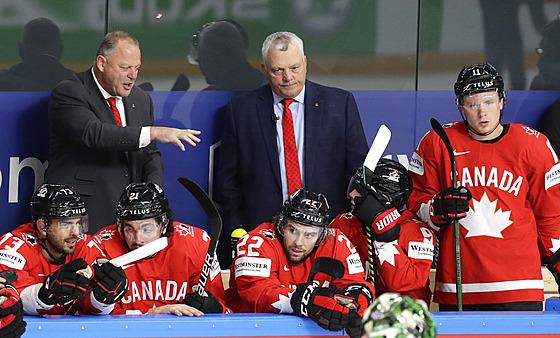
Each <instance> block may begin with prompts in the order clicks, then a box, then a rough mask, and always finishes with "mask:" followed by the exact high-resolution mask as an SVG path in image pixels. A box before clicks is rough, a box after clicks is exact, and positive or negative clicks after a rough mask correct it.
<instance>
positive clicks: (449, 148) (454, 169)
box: [430, 118, 463, 311]
mask: <svg viewBox="0 0 560 338" xmlns="http://www.w3.org/2000/svg"><path fill="white" fill-rule="evenodd" d="M430 124H431V125H432V128H433V129H434V132H435V133H436V134H438V136H439V137H440V138H441V140H442V141H443V143H444V144H445V147H446V148H447V152H448V153H449V160H450V161H451V177H452V179H453V188H457V163H456V162H455V154H454V153H453V147H452V146H451V142H450V141H449V137H448V136H447V133H445V130H444V129H443V127H442V125H441V124H440V123H439V122H438V121H437V120H436V119H434V118H431V119H430ZM453 230H454V231H455V273H456V277H457V281H456V286H457V309H458V310H459V311H463V281H462V277H461V239H460V236H459V231H460V229H459V221H458V220H455V221H453Z"/></svg>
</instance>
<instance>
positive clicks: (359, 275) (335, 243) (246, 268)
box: [226, 223, 375, 314]
mask: <svg viewBox="0 0 560 338" xmlns="http://www.w3.org/2000/svg"><path fill="white" fill-rule="evenodd" d="M237 249H238V250H237V252H238V256H237V257H236V258H235V260H234V261H233V263H232V266H231V275H230V279H229V289H227V290H226V303H227V304H228V307H230V308H231V309H232V310H233V311H234V312H249V313H265V312H272V313H289V314H291V313H293V309H292V306H291V305H290V299H291V296H292V293H293V292H294V291H295V289H296V287H297V285H298V284H300V283H305V282H307V279H308V276H309V272H310V269H311V265H312V262H313V260H314V259H315V258H316V257H323V256H325V257H331V258H336V259H338V260H340V261H341V262H343V263H344V266H345V270H346V271H345V274H344V277H342V278H341V279H335V280H333V279H332V278H331V277H329V276H327V275H324V274H321V273H319V274H317V275H316V277H315V278H314V280H316V281H318V282H319V283H320V285H321V286H334V287H338V288H340V289H343V288H344V287H346V286H347V285H349V284H352V283H362V284H364V285H367V286H368V287H369V288H370V289H371V291H372V295H373V294H375V292H374V290H373V286H372V285H371V284H370V283H368V282H365V272H364V268H363V265H362V262H361V261H360V256H359V254H358V252H357V251H356V248H354V245H353V244H352V243H351V242H350V240H348V238H347V237H346V236H345V235H344V234H343V233H342V232H340V230H338V229H330V230H329V234H328V235H327V236H326V238H325V240H324V241H323V242H322V243H321V244H320V245H319V246H318V247H317V248H316V250H315V251H312V253H311V254H310V255H309V257H307V259H306V260H305V261H303V262H301V263H298V264H295V263H292V262H290V261H289V260H288V258H287V257H286V254H285V251H284V247H283V246H282V243H280V240H279V238H278V234H277V233H276V231H275V227H274V224H272V223H263V224H261V225H260V226H258V227H257V228H256V229H255V230H253V231H251V232H249V233H248V234H246V235H245V236H243V237H242V238H241V239H240V240H239V241H238V243H237Z"/></svg>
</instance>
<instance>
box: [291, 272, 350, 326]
mask: <svg viewBox="0 0 560 338" xmlns="http://www.w3.org/2000/svg"><path fill="white" fill-rule="evenodd" d="M337 299H347V300H348V301H349V302H352V300H351V299H349V298H348V297H346V296H344V295H343V294H342V293H341V291H340V289H338V288H332V287H331V288H325V287H320V286H319V283H318V282H307V283H301V284H299V285H298V286H297V288H296V291H294V292H293V293H292V298H291V300H290V304H291V305H292V309H293V310H294V314H296V315H298V316H300V317H307V318H310V319H311V320H313V321H314V322H315V323H317V324H319V326H320V327H322V328H323V329H326V330H330V331H339V330H342V329H343V328H344V327H345V326H346V325H347V324H348V320H349V316H350V313H351V310H350V308H348V307H346V306H344V305H341V303H340V302H339V300H337Z"/></svg>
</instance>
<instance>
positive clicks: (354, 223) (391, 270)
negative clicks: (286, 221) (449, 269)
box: [331, 158, 435, 304]
mask: <svg viewBox="0 0 560 338" xmlns="http://www.w3.org/2000/svg"><path fill="white" fill-rule="evenodd" d="M364 171H365V177H364ZM411 191H412V178H411V177H410V174H409V173H408V171H407V170H406V168H405V167H404V166H403V165H401V164H400V163H399V162H396V161H393V160H389V159H386V158H382V159H381V160H379V163H378V164H377V166H376V167H375V171H374V172H371V171H370V170H369V169H368V168H359V169H358V170H357V171H356V173H355V174H354V176H353V177H352V179H351V181H350V184H349V185H348V198H349V199H350V200H351V201H352V212H349V213H346V214H341V215H338V217H336V218H335V219H334V221H333V222H332V224H331V228H338V229H340V230H341V231H342V232H343V233H344V234H345V235H346V236H348V238H349V239H350V240H351V241H352V243H354V245H356V249H358V253H359V254H360V258H361V260H362V263H363V264H364V265H365V266H370V267H371V268H373V269H375V271H371V270H370V271H369V275H370V276H368V277H371V275H374V276H375V290H376V291H377V294H378V295H380V294H382V293H385V292H397V293H400V294H402V295H409V296H412V297H414V298H417V299H422V300H424V301H425V302H426V303H427V304H430V299H431V297H432V292H431V291H430V281H429V276H430V268H431V266H432V261H433V255H434V244H435V236H434V233H433V231H432V230H430V229H429V227H428V226H427V225H426V224H425V223H423V222H421V221H419V220H418V219H416V218H417V217H416V215H414V214H413V213H412V212H410V211H408V210H405V211H404V212H403V213H402V216H401V215H400V213H399V210H401V209H402V208H403V206H404V204H405V203H406V201H407V199H408V196H409V195H410V192H411ZM367 231H370V232H371V235H372V236H371V237H372V240H371V250H372V252H373V250H375V258H374V259H375V263H374V264H373V266H372V265H368V261H369V255H368V240H367V236H366V233H367ZM371 263H373V261H372V262H371ZM369 279H370V278H368V280H369Z"/></svg>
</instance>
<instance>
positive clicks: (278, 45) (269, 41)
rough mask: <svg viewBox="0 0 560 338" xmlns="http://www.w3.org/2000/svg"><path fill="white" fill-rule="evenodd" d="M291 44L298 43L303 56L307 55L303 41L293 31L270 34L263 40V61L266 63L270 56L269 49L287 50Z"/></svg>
mask: <svg viewBox="0 0 560 338" xmlns="http://www.w3.org/2000/svg"><path fill="white" fill-rule="evenodd" d="M290 44H294V45H296V46H297V47H298V48H299V50H300V51H301V57H302V58H303V57H304V56H305V53H304V52H303V41H302V40H301V39H300V38H299V37H298V36H297V35H295V34H294V33H291V32H276V33H272V34H270V35H269V36H268V37H267V38H266V39H265V40H264V42H263V45H262V50H261V54H262V62H263V63H265V64H266V58H267V57H268V51H269V50H270V48H274V49H276V50H281V51H286V50H288V47H289V46H290Z"/></svg>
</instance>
